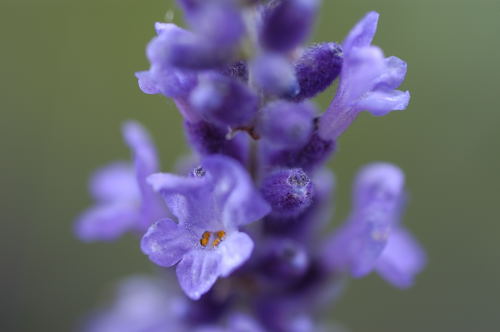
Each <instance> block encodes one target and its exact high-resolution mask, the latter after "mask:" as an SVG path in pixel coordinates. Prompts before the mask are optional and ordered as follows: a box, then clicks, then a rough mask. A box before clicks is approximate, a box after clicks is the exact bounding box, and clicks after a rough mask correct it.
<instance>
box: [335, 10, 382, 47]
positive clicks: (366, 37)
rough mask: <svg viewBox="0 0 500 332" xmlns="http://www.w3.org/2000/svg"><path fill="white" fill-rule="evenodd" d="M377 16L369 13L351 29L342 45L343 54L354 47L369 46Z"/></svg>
mask: <svg viewBox="0 0 500 332" xmlns="http://www.w3.org/2000/svg"><path fill="white" fill-rule="evenodd" d="M378 17H379V14H378V13H377V12H369V13H368V14H366V15H365V16H364V17H363V18H362V19H361V20H360V21H359V22H358V23H357V24H356V25H355V26H354V28H352V29H351V31H350V32H349V34H348V35H347V37H346V39H345V40H344V42H343V43H342V46H343V48H344V52H345V53H348V52H350V51H351V49H353V48H355V47H364V46H368V45H370V44H371V42H372V40H373V37H374V36H375V33H376V32H377V23H378Z"/></svg>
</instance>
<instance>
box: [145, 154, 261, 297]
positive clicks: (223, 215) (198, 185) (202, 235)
mask: <svg viewBox="0 0 500 332" xmlns="http://www.w3.org/2000/svg"><path fill="white" fill-rule="evenodd" d="M148 181H149V183H150V184H151V185H152V186H153V188H154V190H155V191H157V192H159V193H161V194H162V196H163V197H164V198H165V201H166V203H167V206H168V208H169V209H170V211H171V212H172V214H173V215H174V216H175V217H177V222H175V221H172V220H170V219H162V220H159V221H158V222H157V223H155V224H153V225H152V226H151V227H150V228H149V230H148V232H147V233H146V234H145V235H144V237H143V239H142V243H141V248H142V251H143V252H144V253H145V254H147V255H148V256H149V258H150V259H151V260H152V261H153V262H154V263H156V264H158V265H160V266H165V267H170V266H173V265H175V264H177V263H178V265H177V277H178V279H179V283H180V285H181V288H182V289H183V290H184V292H185V293H186V294H187V295H188V296H189V297H190V298H192V299H199V298H200V297H201V296H202V295H203V294H204V293H206V292H207V291H208V290H209V289H210V288H211V287H212V285H213V284H214V283H215V281H216V280H217V278H219V277H227V276H228V275H230V274H231V273H232V272H233V271H234V270H235V269H236V268H238V267H239V266H241V265H242V264H243V263H244V262H245V261H246V260H247V259H248V258H249V257H250V254H251V252H252V250H253V246H254V244H253V241H252V239H251V238H250V237H249V236H248V235H247V234H246V233H244V232H241V231H240V230H239V229H240V227H242V226H244V225H246V224H248V223H250V222H253V221H255V220H258V219H260V218H262V217H263V216H265V215H266V214H267V213H269V210H270V208H269V205H268V204H267V203H266V202H265V201H264V199H263V198H262V197H261V196H260V194H259V192H258V191H257V189H256V188H255V187H254V186H253V184H252V181H251V179H250V177H249V175H248V174H247V173H246V171H245V170H244V169H243V168H242V167H241V165H240V164H239V163H238V162H236V161H234V160H232V159H230V158H228V157H225V156H220V155H213V156H210V157H207V158H205V159H204V160H203V161H202V163H201V166H200V168H197V169H196V170H195V171H194V172H193V175H192V176H190V177H180V176H177V175H173V174H154V175H152V176H150V177H149V179H148Z"/></svg>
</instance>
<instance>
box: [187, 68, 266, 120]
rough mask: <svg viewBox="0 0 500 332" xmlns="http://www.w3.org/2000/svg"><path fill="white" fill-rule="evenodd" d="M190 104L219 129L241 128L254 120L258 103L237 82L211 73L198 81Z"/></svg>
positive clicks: (254, 97)
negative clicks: (219, 127)
mask: <svg viewBox="0 0 500 332" xmlns="http://www.w3.org/2000/svg"><path fill="white" fill-rule="evenodd" d="M190 102H191V106H192V107H193V108H194V109H195V110H196V111H198V113H199V114H200V116H201V117H202V118H203V119H205V120H206V121H208V122H210V123H214V124H216V125H219V126H221V127H228V126H229V127H242V126H245V125H248V124H249V123H250V122H251V121H252V119H253V118H254V117H255V114H256V113H257V109H258V104H259V99H258V97H257V96H256V95H255V94H254V93H253V91H252V90H250V89H249V88H248V87H247V86H246V85H245V84H243V83H241V82H240V81H238V80H235V79H231V78H229V77H227V76H224V75H222V74H217V73H213V72H212V73H207V74H205V75H202V76H201V77H200V78H199V84H198V86H197V87H196V88H195V89H194V90H193V92H192V93H191V97H190Z"/></svg>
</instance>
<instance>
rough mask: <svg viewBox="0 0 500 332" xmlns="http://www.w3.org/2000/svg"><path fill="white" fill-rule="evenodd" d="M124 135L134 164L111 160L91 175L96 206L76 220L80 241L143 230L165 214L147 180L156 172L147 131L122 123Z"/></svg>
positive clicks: (104, 239) (101, 238)
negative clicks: (109, 163)
mask: <svg viewBox="0 0 500 332" xmlns="http://www.w3.org/2000/svg"><path fill="white" fill-rule="evenodd" d="M123 136H124V138H125V141H126V143H127V144H128V146H129V147H130V149H131V150H132V153H133V159H134V164H133V165H131V164H129V163H125V162H118V163H113V164H111V165H109V166H106V167H104V168H102V169H100V170H98V171H97V172H96V173H95V174H94V175H93V176H92V178H91V181H90V191H91V193H92V196H93V197H94V199H95V200H96V205H95V206H94V207H92V208H90V209H88V210H87V211H85V212H84V213H83V214H82V215H81V216H80V217H79V218H78V220H77V222H76V225H75V232H76V234H77V236H78V237H79V238H80V239H81V240H83V241H96V240H100V241H111V240H115V239H116V238H118V237H119V236H121V235H122V234H123V233H125V232H127V231H136V232H140V233H142V232H144V231H145V230H146V229H147V228H148V227H149V225H150V224H151V223H152V222H154V221H155V220H157V219H158V218H160V217H163V216H165V212H166V211H165V207H164V204H163V202H162V201H161V199H160V197H158V195H157V194H156V193H154V192H153V191H152V190H151V188H150V187H149V186H148V185H147V183H146V178H147V177H148V176H149V175H150V174H152V173H154V172H157V171H158V158H157V155H156V148H155V146H154V144H153V142H152V141H151V139H150V137H149V135H148V133H147V132H146V130H145V129H144V128H143V127H142V126H141V125H139V124H138V123H136V122H128V123H126V124H125V125H124V126H123Z"/></svg>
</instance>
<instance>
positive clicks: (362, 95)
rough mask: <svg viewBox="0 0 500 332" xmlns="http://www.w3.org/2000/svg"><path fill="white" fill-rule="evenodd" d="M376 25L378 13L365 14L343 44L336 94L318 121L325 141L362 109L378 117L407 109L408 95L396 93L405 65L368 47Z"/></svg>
mask: <svg viewBox="0 0 500 332" xmlns="http://www.w3.org/2000/svg"><path fill="white" fill-rule="evenodd" d="M377 22H378V14H377V13H376V12H371V13H368V14H367V15H366V16H365V17H364V18H363V19H362V20H361V21H360V22H359V23H358V24H357V25H356V26H355V27H354V28H353V29H352V30H351V32H350V33H349V35H348V36H347V38H346V39H345V40H344V43H343V44H342V47H343V52H344V61H343V65H342V71H341V73H340V83H339V87H338V89H337V94H336V95H335V98H334V99H333V101H332V103H331V105H330V107H329V108H328V110H327V111H326V112H325V113H324V114H323V116H322V117H321V118H320V121H319V134H320V136H321V137H323V138H324V139H331V140H334V139H336V138H337V137H338V136H340V135H341V134H342V133H343V132H344V130H346V129H347V127H349V125H350V124H351V123H352V121H354V119H355V118H356V117H357V116H358V114H359V112H361V111H363V110H367V111H369V112H370V113H371V114H373V115H376V116H381V115H385V114H387V113H389V112H390V111H392V110H404V109H405V108H406V107H407V106H408V102H409V100H410V94H409V92H408V91H406V92H403V91H399V90H396V88H397V87H398V86H399V85H400V84H401V83H402V82H403V80H404V77H405V75H406V63H405V62H404V61H403V60H401V59H399V58H397V57H388V58H384V55H383V53H382V50H380V49H379V48H378V47H376V46H371V41H372V39H373V37H374V35H375V32H376V30H377Z"/></svg>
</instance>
